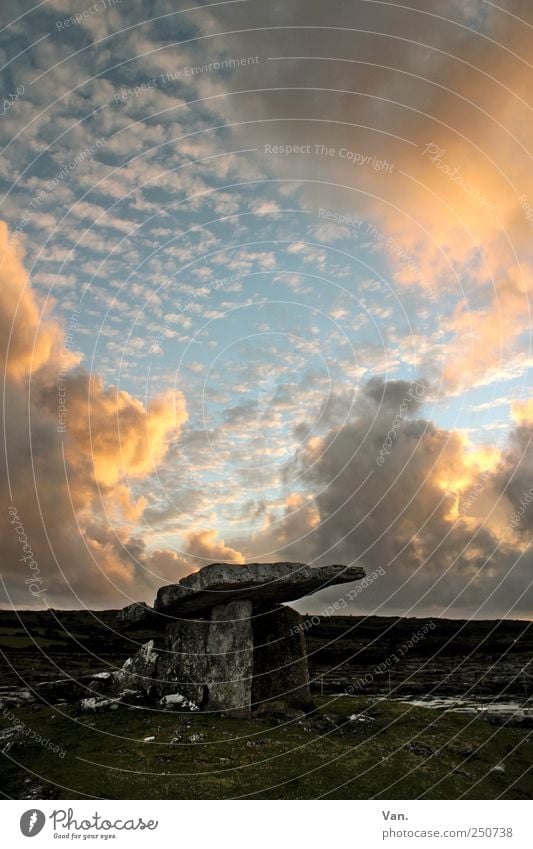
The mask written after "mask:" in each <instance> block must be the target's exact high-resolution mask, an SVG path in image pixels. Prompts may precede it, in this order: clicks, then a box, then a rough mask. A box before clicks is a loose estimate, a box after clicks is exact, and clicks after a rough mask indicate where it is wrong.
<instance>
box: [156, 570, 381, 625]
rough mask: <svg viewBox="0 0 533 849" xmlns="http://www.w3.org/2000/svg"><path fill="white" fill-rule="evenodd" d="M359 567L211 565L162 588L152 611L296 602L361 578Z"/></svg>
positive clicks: (180, 613) (193, 609)
mask: <svg viewBox="0 0 533 849" xmlns="http://www.w3.org/2000/svg"><path fill="white" fill-rule="evenodd" d="M364 575H365V573H364V570H363V569H362V568H361V567H360V566H307V565H305V564H304V563H248V564H246V565H245V566H233V565H230V564H227V563H211V565H210V566H205V567H204V568H203V569H200V571H199V572H194V573H193V574H192V575H187V576H186V577H185V578H182V579H181V581H180V582H179V583H178V584H170V585H169V586H165V587H161V588H160V589H159V591H158V593H157V598H156V600H155V604H154V609H155V610H156V611H158V612H160V613H162V614H172V613H174V612H176V613H178V614H179V615H182V614H185V613H199V612H201V611H202V610H209V609H210V608H211V607H213V606H214V605H218V604H223V603H225V602H228V601H232V600H233V599H243V598H247V599H251V600H252V601H254V602H258V603H261V604H267V603H271V604H280V603H283V602H288V601H296V599H299V598H303V596H307V595H311V594H312V593H316V592H318V590H321V589H324V588H325V587H328V586H332V585H334V584H345V583H349V582H350V581H359V580H360V579H361V578H364Z"/></svg>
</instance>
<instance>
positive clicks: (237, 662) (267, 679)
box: [115, 563, 365, 717]
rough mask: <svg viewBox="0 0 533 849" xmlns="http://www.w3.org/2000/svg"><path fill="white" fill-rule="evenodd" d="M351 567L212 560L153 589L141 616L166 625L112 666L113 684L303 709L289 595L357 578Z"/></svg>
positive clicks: (300, 659)
mask: <svg viewBox="0 0 533 849" xmlns="http://www.w3.org/2000/svg"><path fill="white" fill-rule="evenodd" d="M364 574H365V573H364V571H363V569H362V568H361V567H360V566H307V565H306V564H303V563H248V564H246V565H243V566H234V565H228V564H225V563H212V564H211V565H210V566H205V567H204V568H203V569H200V571H199V572H195V573H193V574H191V575H187V577H185V578H183V579H182V580H181V581H180V582H179V583H178V584H171V585H170V586H165V587H161V589H160V590H159V591H158V593H157V598H156V600H155V604H154V609H153V611H151V610H150V609H149V608H148V609H147V610H148V611H149V613H148V614H147V615H149V620H148V621H152V622H153V621H155V620H156V619H157V620H158V621H159V623H160V624H163V623H166V624H165V627H164V632H163V637H162V638H161V637H160V638H156V639H154V640H150V641H149V642H148V643H146V644H145V645H144V646H143V647H142V648H141V649H140V650H139V652H138V653H137V654H136V655H135V656H134V657H132V658H129V659H128V660H127V661H126V663H125V664H124V666H123V667H122V670H120V671H119V672H118V673H116V681H115V686H116V691H117V692H118V693H120V692H121V691H124V690H127V691H132V690H134V691H136V692H138V691H141V693H142V694H143V695H144V696H145V697H146V698H147V699H148V700H152V701H158V702H159V703H160V704H161V705H163V706H165V705H166V706H177V707H182V708H188V709H191V710H194V709H202V710H209V711H216V712H226V713H228V714H229V715H232V716H240V717H249V716H250V715H251V714H252V712H253V713H261V712H264V711H268V710H270V711H272V710H277V711H279V710H281V711H286V710H288V709H295V708H296V709H303V710H309V709H310V708H311V707H312V700H311V694H310V689H309V671H308V666H307V652H306V645H305V635H304V628H303V627H302V618H301V616H300V614H299V613H297V612H296V611H295V610H293V609H292V608H290V607H285V606H283V603H284V602H289V601H295V600H296V599H299V598H302V597H304V596H308V595H311V594H312V593H315V592H317V591H318V590H321V589H324V588H325V587H328V586H332V585H335V584H346V583H349V582H352V581H358V580H360V579H361V578H363V577H364Z"/></svg>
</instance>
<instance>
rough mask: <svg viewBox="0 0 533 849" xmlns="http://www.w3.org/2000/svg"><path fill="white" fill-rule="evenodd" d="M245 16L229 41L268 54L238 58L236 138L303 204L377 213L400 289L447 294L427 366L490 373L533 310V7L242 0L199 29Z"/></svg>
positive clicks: (462, 376) (448, 377)
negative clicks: (443, 331) (439, 354)
mask: <svg viewBox="0 0 533 849" xmlns="http://www.w3.org/2000/svg"><path fill="white" fill-rule="evenodd" d="M243 14H245V15H246V21H247V27H246V32H245V34H244V35H239V34H230V35H227V36H225V37H224V42H223V43H224V46H225V48H226V49H234V50H235V51H236V52H238V51H241V52H242V50H243V49H244V46H245V44H246V49H247V50H248V51H250V52H254V51H256V52H258V53H260V54H261V56H262V57H264V59H265V61H262V62H261V64H260V65H258V66H257V67H253V66H252V67H250V68H249V69H247V81H248V85H247V89H249V90H252V89H254V87H256V88H257V91H250V93H248V94H245V95H239V96H235V97H229V96H228V97H227V98H226V109H227V112H228V115H229V116H231V118H233V119H235V120H237V119H238V118H239V117H241V118H242V115H243V114H245V115H246V124H245V125H243V126H239V127H238V128H237V129H235V130H234V132H235V133H236V134H237V135H238V136H239V143H241V142H242V143H243V144H245V143H246V144H251V143H254V144H255V145H256V146H257V149H258V159H259V161H260V162H261V164H262V166H263V167H264V168H265V169H266V170H267V171H268V172H269V173H270V174H272V175H273V176H275V177H276V178H278V179H286V180H297V181H298V182H299V184H300V186H302V187H303V196H304V199H305V206H306V209H307V210H313V209H315V210H317V211H318V209H319V208H326V209H329V210H330V211H332V212H333V213H335V214H336V215H337V216H338V215H349V216H352V217H353V218H356V219H360V218H363V219H366V220H367V221H371V222H373V224H374V226H375V228H376V232H375V234H374V236H372V239H371V241H374V242H375V247H376V250H379V251H381V252H384V253H385V254H387V255H388V260H389V263H390V266H391V270H392V274H391V276H392V279H393V280H394V281H395V282H396V284H397V287H398V289H399V296H400V297H402V290H403V294H405V293H406V292H407V291H409V290H410V291H413V290H414V291H416V292H417V294H418V297H419V298H421V299H423V301H424V302H426V305H428V306H429V307H430V308H433V310H434V311H435V312H436V311H437V307H436V303H437V302H439V299H440V298H441V297H442V296H446V297H447V299H448V305H449V303H450V302H452V303H453V302H455V304H456V310H455V312H454V313H453V315H452V318H451V320H450V321H449V322H448V325H447V329H448V333H449V337H450V338H449V344H448V346H447V348H446V351H445V354H446V356H445V357H443V358H441V359H440V361H439V362H438V363H435V362H434V361H432V362H430V361H428V363H427V364H426V369H427V373H428V376H429V377H431V378H432V379H435V377H438V373H439V371H440V372H442V373H443V377H444V380H445V384H446V386H447V388H448V389H449V390H453V391H460V390H461V389H462V388H464V387H465V386H468V385H469V384H470V383H471V382H473V381H476V380H477V381H479V380H481V379H484V378H486V376H487V375H489V374H490V373H491V372H492V371H500V370H501V366H502V361H504V360H505V359H506V358H507V357H509V356H510V355H512V354H513V352H515V349H516V346H517V345H518V344H519V342H520V335H521V333H522V332H523V331H524V330H525V329H527V327H528V326H529V321H530V309H529V298H530V296H531V291H532V287H531V267H532V260H533V257H532V249H531V245H532V240H531V212H530V210H531V209H532V208H533V170H532V169H531V159H530V153H529V146H528V135H529V128H530V114H529V106H528V103H529V99H528V92H529V91H530V90H531V86H532V84H533V72H532V69H531V66H530V64H529V63H528V58H529V55H530V53H531V43H532V35H531V4H530V3H529V2H528V0H514V2H513V3H512V12H511V11H510V10H509V12H508V11H506V10H504V9H502V8H499V7H497V6H494V5H492V4H487V3H482V2H472V3H461V2H453V3H445V4H443V3H442V0H424V2H414V3H411V4H409V7H407V6H406V5H405V4H404V3H400V2H394V0H393V2H389V3H387V4H386V8H385V6H383V5H382V4H380V3H364V4H358V5H357V6H354V5H353V4H349V3H345V2H342V0H332V3H329V4H327V5H325V4H323V3H321V2H318V0H311V2H308V0H305V2H304V0H298V2H296V3H291V4H283V3H271V4H268V6H264V5H263V6H259V5H254V6H253V7H247V8H246V11H245V12H244V11H243V8H242V7H241V6H240V5H239V4H237V6H227V7H225V6H222V7H218V8H214V9H211V10H209V16H208V20H206V23H205V31H206V32H212V31H214V30H215V28H218V29H220V30H222V31H225V32H228V31H232V30H235V29H237V28H238V27H237V23H238V24H239V27H241V28H242V26H243V17H242V16H243ZM211 19H213V20H211ZM304 22H305V23H304ZM252 27H257V32H250V29H251V28H252ZM228 88H229V89H230V90H231V81H230V83H229V84H228ZM265 144H274V145H278V147H279V146H280V145H300V146H303V147H305V146H309V151H308V153H306V154H305V155H303V154H302V155H299V154H293V155H290V156H289V155H279V156H276V155H272V154H270V155H267V154H266V152H265ZM315 146H316V148H315ZM316 149H318V151H319V152H318V153H316V152H315V150H316ZM380 163H382V164H383V163H388V165H387V167H381V166H380ZM389 165H390V167H389ZM402 257H403V258H404V260H405V258H406V257H408V258H409V261H408V263H407V265H406V264H405V261H404V262H403V263H402ZM406 272H409V273H406ZM413 272H415V273H413ZM428 299H430V300H429V301H428ZM448 309H449V306H448ZM465 332H468V333H472V334H477V336H478V337H479V338H478V340H476V339H475V338H474V340H473V343H472V344H470V343H469V340H468V339H466V340H465Z"/></svg>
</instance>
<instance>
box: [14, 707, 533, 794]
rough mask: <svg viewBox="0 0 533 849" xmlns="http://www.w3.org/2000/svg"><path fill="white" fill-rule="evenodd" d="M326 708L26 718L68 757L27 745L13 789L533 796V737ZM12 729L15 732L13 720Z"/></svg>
mask: <svg viewBox="0 0 533 849" xmlns="http://www.w3.org/2000/svg"><path fill="white" fill-rule="evenodd" d="M317 705H318V707H317V710H316V711H315V712H314V713H312V714H310V715H308V716H306V717H304V718H300V719H293V720H292V721H287V720H285V721H282V720H280V719H275V718H269V719H267V718H265V719H261V720H259V719H253V720H249V721H244V720H237V719H224V718H221V717H215V716H210V715H208V714H176V713H166V712H165V713H162V712H157V711H156V712H154V711H150V710H127V709H121V708H119V709H118V710H111V711H107V712H104V713H99V714H92V715H87V714H85V713H80V712H79V711H78V710H77V709H76V708H73V707H65V708H61V710H60V709H58V708H41V709H40V710H31V709H29V708H26V709H16V710H13V713H14V714H16V716H17V718H18V719H19V720H21V721H22V722H23V723H25V724H26V727H27V728H29V729H31V730H32V731H33V732H35V733H38V734H40V735H41V736H42V737H43V738H50V740H51V742H52V743H53V744H56V745H58V746H60V747H61V748H62V749H64V750H66V755H65V757H63V758H61V757H59V755H57V754H54V752H51V751H49V750H48V749H47V748H45V747H44V746H43V745H42V744H39V743H36V742H32V741H30V740H29V737H27V736H26V737H23V738H22V742H18V743H16V744H15V745H14V746H13V747H12V748H10V750H9V751H8V753H7V755H4V756H3V759H2V760H3V764H2V782H1V786H2V790H3V792H4V794H5V795H6V796H7V797H12V798H28V797H31V798H85V797H97V798H102V799H128V798H133V799H145V798H150V799H195V798H196V799H198V798H199V799H229V798H239V797H248V798H262V799H310V798H317V797H324V798H329V799H370V798H384V799H413V798H418V797H421V798H431V799H456V798H467V799H494V798H498V797H502V798H507V799H531V798H532V797H533V775H532V766H531V765H532V764H533V738H531V737H530V734H531V733H533V732H529V734H528V732H526V731H524V730H521V729H514V728H506V727H498V726H493V725H491V724H489V723H488V722H486V721H484V720H480V719H476V718H472V717H471V716H466V715H459V714H454V713H449V712H448V713H445V712H442V711H436V710H428V709H425V708H414V707H411V706H409V705H405V704H402V703H399V702H394V701H375V700H372V699H368V698H349V699H348V698H344V699H337V700H336V701H331V699H326V698H321V699H317ZM353 714H360V715H363V717H364V720H363V721H361V720H360V719H359V718H356V719H350V718H349V717H350V716H351V715H353ZM0 723H1V727H2V728H5V727H7V726H9V725H13V721H12V720H11V721H10V722H9V721H8V720H7V719H6V717H5V716H2V714H1V713H0ZM151 736H154V737H155V741H154V742H143V741H144V738H145V737H151ZM171 741H174V742H171ZM2 745H4V743H3V742H2Z"/></svg>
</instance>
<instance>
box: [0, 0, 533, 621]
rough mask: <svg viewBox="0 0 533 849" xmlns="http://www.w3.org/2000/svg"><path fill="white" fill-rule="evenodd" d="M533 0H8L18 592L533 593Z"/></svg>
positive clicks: (0, 37) (18, 596)
mask: <svg viewBox="0 0 533 849" xmlns="http://www.w3.org/2000/svg"><path fill="white" fill-rule="evenodd" d="M532 43H533V13H532V9H531V6H530V4H529V3H528V2H527V1H526V0H507V2H505V4H501V5H498V4H496V3H492V2H488V0H446V2H444V0H410V2H409V3H397V2H395V0H392V2H390V1H389V2H385V1H384V0H383V2H382V0H354V2H353V3H350V4H347V3H346V2H341V0H328V2H327V3H326V2H323V0H306V2H302V0H284V2H278V0H273V2H269V3H268V4H267V3H264V2H259V1H258V0H229V2H218V3H199V2H196V3H183V4H181V3H171V2H169V0H153V1H152V2H148V0H144V2H140V0H138V1H137V2H132V0H121V1H120V0H97V2H94V3H93V4H88V3H87V2H86V0H44V2H41V3H39V4H35V5H33V4H32V3H29V2H26V0H24V1H23V2H21V1H20V0H16V1H15V0H3V3H2V10H1V21H0V63H1V74H2V81H3V86H2V89H3V92H4V100H3V102H2V103H1V104H0V145H1V155H0V194H1V198H2V200H1V210H0V218H1V223H0V326H1V330H2V334H1V338H2V349H1V355H0V356H1V359H2V366H3V421H4V428H3V443H4V445H3V451H2V452H1V455H2V460H1V462H2V479H3V487H2V494H1V500H2V502H3V503H2V505H1V515H2V516H3V532H2V537H1V542H0V545H1V546H2V551H1V559H0V562H1V564H2V581H1V585H0V592H1V595H0V604H1V605H2V606H3V607H12V606H14V607H16V608H37V609H41V608H45V607H57V608H78V607H91V608H100V609H101V608H110V607H123V606H125V605H127V604H129V603H130V602H132V601H134V600H141V599H142V600H145V601H148V602H152V601H153V598H154V596H155V593H156V591H157V588H158V587H159V586H161V585H162V584H166V583H173V582H176V581H177V580H179V579H180V578H181V577H183V576H184V575H186V574H188V573H189V572H191V571H194V570H197V569H199V568H201V567H202V566H204V565H206V564H208V563H211V562H220V561H224V562H231V563H237V564H239V563H245V562H271V561H279V560H287V561H294V562H302V563H310V564H312V565H320V564H325V563H338V564H344V565H349V564H352V563H356V562H359V563H361V564H362V565H363V566H364V567H365V568H366V570H367V574H368V576H369V577H368V580H367V582H366V584H365V585H364V586H361V588H360V591H358V592H356V593H352V594H351V595H350V594H349V592H348V591H346V592H345V593H344V594H343V591H340V590H339V589H338V588H329V589H326V590H324V591H322V592H321V593H320V594H318V595H317V596H316V597H313V599H305V600H303V601H302V602H300V603H299V605H298V606H299V609H301V610H304V611H305V610H308V611H310V612H313V613H320V612H324V611H325V610H326V609H328V607H331V605H332V604H333V603H335V602H336V603H337V607H336V608H335V612H342V613H353V614H358V615H361V614H373V613H376V614H380V615H385V614H387V615H392V614H394V615H417V616H427V615H433V616H453V617H477V618H492V617H494V618H499V617H502V618H531V615H532V612H533V594H532V588H531V581H532V578H533V555H532V551H531V544H530V543H531V531H532V528H533V474H532V472H533V448H532V445H531V435H532V433H533V396H532V392H531V374H532V366H533V355H532V351H531V316H530V308H531V294H532V291H533V278H532V261H533V256H532V255H533V239H532V228H533V169H532V167H531V152H530V149H531V144H530V142H531V125H532V121H531V118H532V116H531V100H532V98H531V92H532V91H533V74H532V65H531V63H530V61H529V60H530V59H531V55H532V51H531V47H532Z"/></svg>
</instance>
